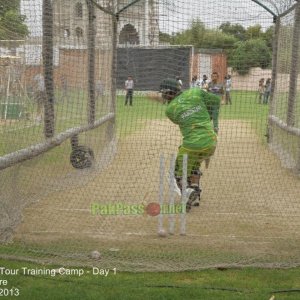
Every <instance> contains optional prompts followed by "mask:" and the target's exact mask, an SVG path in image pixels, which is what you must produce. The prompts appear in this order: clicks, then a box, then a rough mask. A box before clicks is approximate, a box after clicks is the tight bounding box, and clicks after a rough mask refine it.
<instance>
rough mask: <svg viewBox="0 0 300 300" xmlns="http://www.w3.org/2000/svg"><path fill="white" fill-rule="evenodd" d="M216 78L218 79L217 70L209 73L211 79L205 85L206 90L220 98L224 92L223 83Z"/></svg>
mask: <svg viewBox="0 0 300 300" xmlns="http://www.w3.org/2000/svg"><path fill="white" fill-rule="evenodd" d="M218 79H219V74H218V73H217V72H213V73H212V74H211V81H210V82H209V83H208V86H207V91H208V92H210V93H212V94H215V95H217V96H219V97H220V99H221V98H222V96H223V94H224V86H223V83H220V82H219V81H218Z"/></svg>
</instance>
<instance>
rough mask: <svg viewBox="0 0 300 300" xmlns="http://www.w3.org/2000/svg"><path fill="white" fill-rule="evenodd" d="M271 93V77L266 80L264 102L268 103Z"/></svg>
mask: <svg viewBox="0 0 300 300" xmlns="http://www.w3.org/2000/svg"><path fill="white" fill-rule="evenodd" d="M270 94H271V78H268V79H267V81H266V85H265V92H264V102H263V104H268V102H269V97H270Z"/></svg>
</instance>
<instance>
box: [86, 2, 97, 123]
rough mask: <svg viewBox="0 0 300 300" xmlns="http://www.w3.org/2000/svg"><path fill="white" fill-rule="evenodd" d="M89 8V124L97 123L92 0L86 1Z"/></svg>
mask: <svg viewBox="0 0 300 300" xmlns="http://www.w3.org/2000/svg"><path fill="white" fill-rule="evenodd" d="M86 3H87V7H88V95H89V101H88V110H87V111H88V122H89V124H94V122H95V110H96V102H95V9H94V5H93V3H92V1H91V0H86Z"/></svg>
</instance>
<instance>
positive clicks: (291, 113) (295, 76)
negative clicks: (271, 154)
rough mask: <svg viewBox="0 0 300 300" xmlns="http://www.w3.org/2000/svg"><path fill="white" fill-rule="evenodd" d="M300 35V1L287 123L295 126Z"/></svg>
mask: <svg viewBox="0 0 300 300" xmlns="http://www.w3.org/2000/svg"><path fill="white" fill-rule="evenodd" d="M299 36H300V2H297V5H296V8H295V18H294V31H293V45H292V59H291V71H290V87H289V97H288V107H287V125H288V126H294V123H295V103H296V102H295V100H296V94H297V79H298V64H299V51H300V46H299Z"/></svg>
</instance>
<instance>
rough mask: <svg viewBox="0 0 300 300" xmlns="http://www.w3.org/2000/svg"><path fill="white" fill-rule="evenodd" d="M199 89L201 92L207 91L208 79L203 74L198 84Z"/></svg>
mask: <svg viewBox="0 0 300 300" xmlns="http://www.w3.org/2000/svg"><path fill="white" fill-rule="evenodd" d="M200 87H201V89H202V90H206V91H207V89H208V78H207V76H206V75H205V74H204V75H203V76H202V80H201V82H200Z"/></svg>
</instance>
